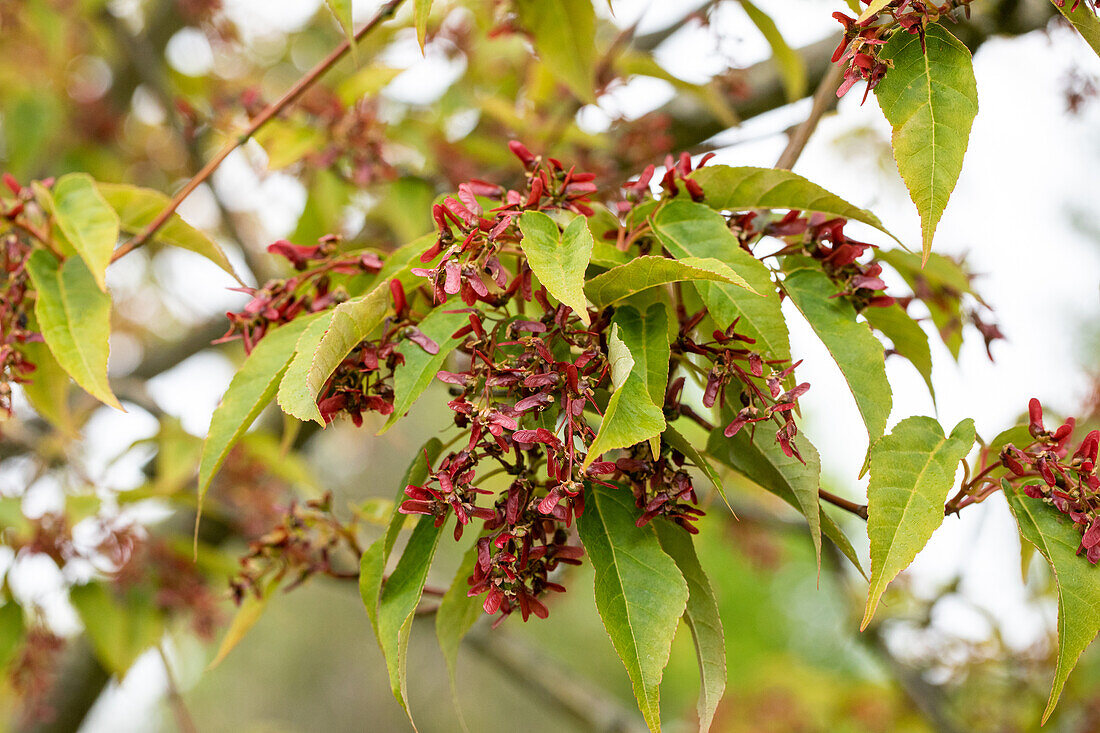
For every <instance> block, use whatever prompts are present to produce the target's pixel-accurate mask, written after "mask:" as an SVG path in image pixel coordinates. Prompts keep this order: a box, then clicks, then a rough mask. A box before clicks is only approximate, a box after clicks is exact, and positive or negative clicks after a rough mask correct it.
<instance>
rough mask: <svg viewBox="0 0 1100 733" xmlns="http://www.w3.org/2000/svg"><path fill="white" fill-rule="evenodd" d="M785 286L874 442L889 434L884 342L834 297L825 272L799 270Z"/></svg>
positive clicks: (846, 304) (787, 279)
mask: <svg viewBox="0 0 1100 733" xmlns="http://www.w3.org/2000/svg"><path fill="white" fill-rule="evenodd" d="M783 288H784V289H785V290H786V291H787V294H788V295H790V296H791V302H793V303H794V305H795V307H796V308H798V310H799V311H801V313H802V315H803V316H805V318H806V320H807V321H809V323H810V326H811V327H812V328H813V330H814V333H816V334H817V337H818V338H819V339H821V342H822V343H824V344H825V347H826V348H827V349H828V350H829V353H830V354H832V357H833V360H834V361H836V363H837V366H839V367H840V371H841V372H842V373H843V374H844V379H845V380H847V382H848V386H849V388H851V390H852V395H853V396H854V397H855V400H856V406H857V407H858V408H859V412H860V414H861V415H862V416H863V423H864V425H866V426H867V435H868V436H869V437H870V442H871V443H874V442H875V441H876V440H878V439H879V438H881V437H882V434H883V433H884V432H886V420H887V418H888V417H889V416H890V406H891V404H892V397H891V392H890V383H889V382H888V381H887V379H886V360H885V356H884V350H883V348H882V344H881V343H880V342H879V340H878V339H877V338H875V336H874V334H872V333H871V329H870V328H868V327H867V324H866V323H860V322H859V321H857V320H856V311H855V308H853V307H852V304H851V303H849V302H848V301H847V300H846V299H844V298H842V297H841V298H834V297H832V296H834V295H836V292H837V291H836V287H835V286H834V285H833V283H832V281H831V280H829V278H828V276H826V275H825V273H823V272H821V271H820V270H816V269H808V268H804V269H798V270H795V271H794V272H791V273H790V274H788V275H787V277H786V278H785V279H784V280H783Z"/></svg>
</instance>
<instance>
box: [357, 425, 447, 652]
mask: <svg viewBox="0 0 1100 733" xmlns="http://www.w3.org/2000/svg"><path fill="white" fill-rule="evenodd" d="M442 450H443V444H442V443H441V442H439V439H438V438H431V439H430V440H429V441H428V442H427V443H425V444H424V445H423V446H422V447H421V449H420V450H419V451H417V452H416V455H415V456H414V457H413V459H412V462H410V463H409V467H408V469H407V470H406V471H405V475H404V477H403V478H402V479H401V486H400V487H398V489H397V496H395V497H394V500H393V501H392V502H390V507H391V509H390V515H389V521H388V523H387V526H386V531H385V532H384V533H383V535H382V536H381V537H379V538H378V539H377V540H375V541H374V542H373V543H371V545H370V546H369V547H367V549H366V550H365V551H364V552H363V556H362V557H361V558H360V560H359V595H360V597H361V598H362V599H363V606H364V607H365V608H366V609H367V617H368V618H370V623H371V626H372V627H373V628H374V633H375V634H378V599H379V597H380V596H381V595H382V578H383V577H384V576H385V573H386V562H387V561H388V560H389V559H390V553H391V552H393V546H394V543H396V542H397V536H398V534H400V533H401V528H402V527H403V526H404V525H405V521H406V520H407V519H408V516H407V515H405V514H401V513H400V512H398V511H397V509H398V507H399V506H401V502H402V501H403V500H404V499H405V487H406V486H409V485H412V486H423V485H424V481H425V480H426V479H427V478H428V473H429V471H430V470H431V469H430V467H431V466H433V465H435V460H436V459H437V458H438V457H439V454H440V453H441V452H442Z"/></svg>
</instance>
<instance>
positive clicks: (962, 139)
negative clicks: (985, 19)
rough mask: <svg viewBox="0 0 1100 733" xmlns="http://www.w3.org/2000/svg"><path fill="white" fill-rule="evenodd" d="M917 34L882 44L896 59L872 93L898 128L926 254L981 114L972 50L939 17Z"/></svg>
mask: <svg viewBox="0 0 1100 733" xmlns="http://www.w3.org/2000/svg"><path fill="white" fill-rule="evenodd" d="M923 39H924V43H925V44H926V46H927V49H928V52H927V53H925V52H924V51H923V50H922V48H921V42H922V38H921V36H919V35H910V34H908V33H895V34H894V35H893V37H892V38H891V39H890V40H889V41H888V42H887V43H886V45H885V46H883V47H882V51H881V52H880V55H881V57H882V59H883V60H884V61H886V62H888V63H891V64H893V68H892V69H890V71H889V72H888V73H887V74H886V76H885V77H884V78H883V80H882V81H881V82H879V84H878V86H877V87H875V97H876V98H877V99H878V103H879V106H880V107H882V113H883V114H884V115H886V119H887V120H889V122H890V125H891V127H893V128H894V135H893V146H894V160H896V161H897V164H898V172H899V173H901V177H902V179H903V180H904V181H905V186H906V187H907V188H908V189H909V196H910V198H912V199H913V203H914V204H916V206H917V211H918V212H919V213H920V219H921V230H922V232H923V240H924V244H923V252H924V258H925V259H927V258H928V253H929V252H931V251H932V237H933V235H934V234H935V233H936V225H937V224H939V221H940V217H941V216H942V215H943V210H944V208H945V207H946V206H947V200H948V199H949V198H950V197H951V192H952V191H953V190H954V188H955V182H956V181H958V179H959V173H960V172H961V171H962V165H963V157H964V156H965V155H966V147H967V144H968V142H969V140H970V127H971V125H972V124H973V123H974V117H975V116H976V115H977V114H978V86H977V82H976V81H975V79H974V65H973V63H972V61H971V58H970V50H969V49H967V47H966V46H965V45H964V44H963V43H962V42H961V41H959V39H957V38H955V37H954V36H953V35H951V33H950V32H949V31H948V30H947V29H946V28H944V27H943V25H942V24H939V23H935V24H932V25H929V26H928V27H927V28H926V29H925V32H924V36H923Z"/></svg>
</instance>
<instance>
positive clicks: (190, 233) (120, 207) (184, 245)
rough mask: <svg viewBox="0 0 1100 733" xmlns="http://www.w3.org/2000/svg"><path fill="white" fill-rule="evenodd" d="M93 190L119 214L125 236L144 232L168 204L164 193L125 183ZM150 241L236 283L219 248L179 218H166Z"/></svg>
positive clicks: (98, 184)
mask: <svg viewBox="0 0 1100 733" xmlns="http://www.w3.org/2000/svg"><path fill="white" fill-rule="evenodd" d="M96 187H97V188H98V189H99V192H100V193H101V194H102V195H103V198H104V199H106V201H107V203H108V204H110V205H111V208H112V209H114V210H115V212H116V213H117V214H118V218H119V222H120V226H121V228H122V231H124V232H126V233H128V234H140V233H141V232H144V231H145V230H146V229H147V228H148V227H149V225H150V224H151V223H152V222H153V219H155V218H156V217H157V215H158V214H160V212H161V211H163V210H164V209H165V208H166V207H167V206H168V205H169V202H170V199H169V198H168V197H167V196H165V195H164V194H163V193H161V192H160V191H154V190H153V189H151V188H140V187H138V186H130V185H127V184H124V183H97V184H96ZM153 241H154V242H159V243H161V244H167V245H171V246H173V247H179V248H180V249H186V250H188V251H190V252H194V253H195V254H197V255H200V256H202V257H205V258H206V259H208V260H210V261H211V262H213V263H214V264H215V265H217V266H218V267H220V268H222V269H223V270H225V271H226V272H227V273H229V274H230V275H231V276H232V277H233V278H234V279H237V280H239V278H238V277H237V274H236V273H235V272H234V271H233V266H232V265H231V264H229V258H228V257H226V256H225V252H223V251H222V248H221V247H219V246H218V245H217V244H215V243H214V241H213V240H212V239H210V237H208V236H206V235H205V234H203V233H202V232H201V231H199V230H198V229H196V228H195V227H193V226H191V225H190V224H188V223H187V222H185V221H184V220H183V219H182V218H181V217H180V215H179V214H172V216H170V217H168V221H166V222H165V223H164V226H162V227H161V228H160V229H158V230H157V233H156V234H155V235H154V236H153Z"/></svg>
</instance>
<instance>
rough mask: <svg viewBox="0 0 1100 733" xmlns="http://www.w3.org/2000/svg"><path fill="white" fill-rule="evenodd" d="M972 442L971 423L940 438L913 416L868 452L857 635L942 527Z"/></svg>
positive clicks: (929, 422)
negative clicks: (864, 583) (866, 564)
mask: <svg viewBox="0 0 1100 733" xmlns="http://www.w3.org/2000/svg"><path fill="white" fill-rule="evenodd" d="M974 437H975V434H974V421H973V420H970V419H966V420H963V421H962V422H960V423H959V424H958V425H956V426H955V429H954V430H952V431H951V435H950V436H948V437H946V438H945V437H944V435H943V429H942V428H941V427H940V424H939V423H938V422H936V421H935V420H933V419H932V418H930V417H920V416H916V417H909V418H906V419H905V420H902V421H901V422H900V423H898V424H897V425H896V426H894V429H893V430H892V431H891V432H890V434H889V435H887V436H886V437H884V438H883V439H882V440H880V441H878V442H877V443H876V444H875V445H874V446H872V448H871V480H870V483H869V484H868V486H867V536H868V537H869V538H870V540H871V583H870V587H869V588H868V589H867V610H866V612H865V613H864V614H863V623H862V624H861V625H860V629H861V630H862V629H865V628H867V625H868V624H869V623H871V618H872V617H873V616H874V615H875V609H876V608H877V607H878V602H879V599H880V598H881V597H882V594H883V592H884V591H885V590H886V586H887V585H888V584H889V583H890V581H892V580H893V579H894V578H896V577H897V575H898V573H900V572H901V571H902V570H904V569H905V568H906V567H908V565H909V563H911V562H913V558H915V557H916V556H917V553H918V552H920V551H921V550H922V549H923V548H924V546H925V545H926V544H927V543H928V539H929V538H930V537H931V536H932V533H933V532H935V531H936V529H937V528H938V527H939V526H940V525H941V524H943V507H944V502H946V501H947V494H948V492H949V491H950V490H951V487H952V485H954V483H955V471H956V469H957V468H958V467H959V462H960V461H961V460H962V459H963V458H965V457H966V454H967V453H969V452H970V448H971V447H972V446H973V445H974Z"/></svg>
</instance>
